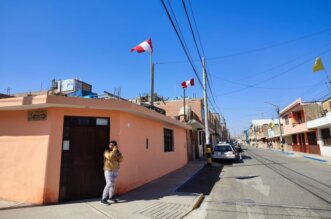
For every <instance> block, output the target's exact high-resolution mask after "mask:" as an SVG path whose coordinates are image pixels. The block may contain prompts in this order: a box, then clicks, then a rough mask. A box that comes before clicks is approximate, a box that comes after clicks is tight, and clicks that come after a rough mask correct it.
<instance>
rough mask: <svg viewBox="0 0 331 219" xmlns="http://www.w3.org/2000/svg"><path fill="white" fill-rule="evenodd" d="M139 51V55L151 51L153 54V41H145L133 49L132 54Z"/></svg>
mask: <svg viewBox="0 0 331 219" xmlns="http://www.w3.org/2000/svg"><path fill="white" fill-rule="evenodd" d="M133 51H137V52H138V53H141V52H146V51H150V53H153V46H152V40H151V39H150V38H149V39H148V40H145V41H144V42H142V43H140V44H139V45H138V46H135V47H133V48H132V49H131V52H133Z"/></svg>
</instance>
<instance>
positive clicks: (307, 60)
mask: <svg viewBox="0 0 331 219" xmlns="http://www.w3.org/2000/svg"><path fill="white" fill-rule="evenodd" d="M330 50H331V49H327V50H325V51H324V52H322V53H320V54H319V55H318V56H320V55H322V54H325V53H328V52H329V51H330ZM308 62H312V60H311V58H309V59H306V60H305V61H303V62H301V63H300V64H298V65H295V66H293V67H292V68H289V69H287V70H286V71H283V72H281V73H278V74H275V75H273V76H271V77H269V78H267V79H264V80H263V81H259V82H257V83H254V84H252V85H250V86H248V87H245V88H241V89H238V90H233V91H230V92H227V93H223V94H220V95H218V96H224V95H228V94H232V93H238V92H241V91H243V90H247V89H249V88H252V87H253V86H255V85H258V84H261V83H265V82H267V81H270V80H272V79H274V78H277V77H279V76H282V75H284V74H286V73H288V72H290V71H292V70H294V69H296V68H298V67H300V66H302V65H304V64H306V63H308Z"/></svg>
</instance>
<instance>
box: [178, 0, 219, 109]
mask: <svg viewBox="0 0 331 219" xmlns="http://www.w3.org/2000/svg"><path fill="white" fill-rule="evenodd" d="M182 4H183V7H184V11H185V15H186V18H187V21H188V23H189V26H190V31H191V34H192V37H193V41H194V44H195V48H196V50H197V52H198V55H199V58H200V60H201V65H202V67H203V68H204V70H205V73H206V81H207V85H208V86H207V87H208V88H209V91H210V96H211V97H212V99H213V101H214V103H215V105H217V103H216V101H215V98H214V94H213V91H212V89H211V85H210V82H209V81H210V80H209V79H208V76H207V75H208V73H207V70H206V65H204V64H203V62H202V56H201V53H200V49H199V46H198V43H197V40H196V37H195V33H194V30H193V28H192V24H191V20H190V17H189V15H188V12H187V8H186V4H185V0H182ZM191 14H193V10H192V8H191ZM195 28H196V32H197V33H199V31H198V28H197V26H196V24H195ZM199 39H200V36H199ZM200 47H201V48H203V46H202V43H201V39H200ZM214 111H216V110H215V108H214Z"/></svg>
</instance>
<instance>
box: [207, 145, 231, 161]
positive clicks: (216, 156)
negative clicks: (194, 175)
mask: <svg viewBox="0 0 331 219" xmlns="http://www.w3.org/2000/svg"><path fill="white" fill-rule="evenodd" d="M211 157H212V159H213V160H223V159H224V160H225V159H228V160H233V161H236V160H237V151H236V150H235V149H234V148H233V147H232V146H231V145H230V144H217V145H215V146H214V147H213V153H212V155H211Z"/></svg>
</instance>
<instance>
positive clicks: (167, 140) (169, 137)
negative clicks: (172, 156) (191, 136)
mask: <svg viewBox="0 0 331 219" xmlns="http://www.w3.org/2000/svg"><path fill="white" fill-rule="evenodd" d="M163 136H164V152H171V151H174V131H173V130H171V129H167V128H164V129H163Z"/></svg>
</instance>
